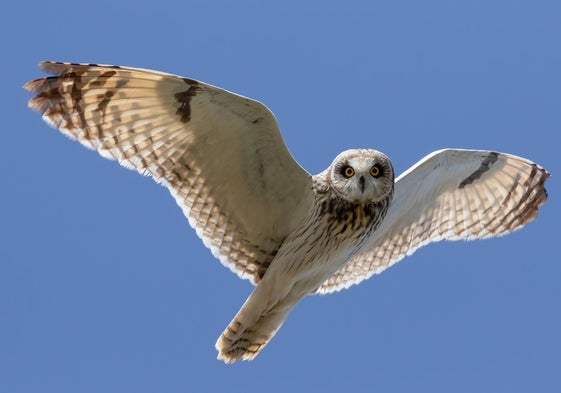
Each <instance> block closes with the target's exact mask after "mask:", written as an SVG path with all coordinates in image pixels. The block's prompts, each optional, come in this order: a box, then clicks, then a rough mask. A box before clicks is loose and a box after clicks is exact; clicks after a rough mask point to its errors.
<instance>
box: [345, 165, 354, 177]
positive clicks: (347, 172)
mask: <svg viewBox="0 0 561 393" xmlns="http://www.w3.org/2000/svg"><path fill="white" fill-rule="evenodd" d="M342 173H343V176H345V177H346V178H347V179H348V178H350V177H353V176H354V175H355V170H354V169H353V167H352V166H348V165H347V166H346V167H344V168H343V171H342Z"/></svg>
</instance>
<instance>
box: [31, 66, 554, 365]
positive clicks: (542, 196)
mask: <svg viewBox="0 0 561 393" xmlns="http://www.w3.org/2000/svg"><path fill="white" fill-rule="evenodd" d="M40 66H41V67H42V68H44V69H45V70H46V71H47V72H49V73H51V74H53V75H54V76H49V77H44V78H40V79H36V80H33V81H30V82H28V83H27V84H25V86H24V87H25V88H26V89H28V90H30V91H32V92H34V93H35V96H34V97H33V98H31V99H30V101H29V106H30V107H31V108H33V109H35V110H37V111H39V112H40V113H42V115H43V118H44V119H45V120H46V121H47V123H49V124H50V125H52V126H53V127H55V128H58V129H60V131H62V132H63V133H64V134H66V135H68V136H70V137H71V138H72V139H76V140H77V141H78V142H80V143H82V144H83V145H85V146H86V147H89V148H91V149H94V150H97V151H98V152H99V153H100V154H101V155H102V156H103V157H106V158H110V159H114V160H117V161H118V162H119V163H120V164H122V165H124V166H125V167H128V168H132V169H135V170H137V171H138V172H141V173H143V174H148V175H151V176H152V177H153V178H154V179H155V180H156V182H158V183H160V184H162V185H164V186H165V187H167V188H168V189H169V191H170V192H171V194H172V196H173V197H174V198H175V200H176V201H177V203H178V205H179V206H180V207H181V209H182V210H183V213H184V214H185V216H186V217H187V219H188V221H189V224H190V225H191V226H192V227H193V228H194V229H195V231H196V233H197V235H198V236H199V237H200V238H201V239H202V241H203V242H204V244H205V245H206V246H207V247H208V248H209V249H210V250H211V251H212V253H213V254H214V256H215V257H217V258H218V259H219V260H220V261H221V262H222V263H223V264H224V265H225V266H227V267H229V268H230V269H231V270H232V271H234V272H236V273H237V274H238V275H239V276H240V277H241V278H245V279H249V280H250V281H251V282H252V283H253V284H254V285H255V289H254V290H253V292H252V293H251V294H250V296H249V297H248V299H247V300H246V302H245V303H244V304H243V306H242V307H241V309H240V310H239V311H238V313H237V314H236V315H235V316H234V318H233V320H232V321H231V322H230V324H229V325H228V326H227V327H226V329H225V330H224V331H223V333H222V334H221V335H220V337H219V338H218V341H217V343H216V348H217V350H218V358H219V359H222V360H224V361H225V362H228V363H229V362H234V361H236V360H250V359H253V358H254V357H255V356H256V355H257V354H258V353H259V352H260V351H261V350H262V349H263V347H264V346H265V345H266V344H267V343H268V342H269V341H270V340H271V338H272V337H273V336H274V335H275V333H276V332H277V331H278V330H279V328H280V327H281V325H282V324H283V322H284V321H285V319H286V318H287V316H288V314H289V313H290V311H291V310H292V309H293V307H294V306H295V305H296V304H297V303H298V302H299V301H300V300H301V299H302V298H303V297H304V296H306V295H309V294H327V293H331V292H335V291H339V290H341V289H344V288H348V287H349V286H351V285H354V284H358V283H359V282H361V281H363V280H365V279H367V278H369V277H370V276H372V275H373V274H376V273H380V272H382V271H383V270H384V269H386V268H388V267H389V266H391V265H392V264H394V263H396V262H398V261H399V260H401V259H402V258H403V257H405V256H406V255H410V254H412V253H413V252H414V251H415V250H416V249H417V248H419V247H421V246H423V245H425V244H427V243H430V242H435V241H439V240H443V239H446V240H460V239H479V238H486V237H491V236H498V235H502V234H505V233H508V232H511V231H513V230H515V229H518V228H520V227H522V226H523V225H524V224H526V223H527V222H529V221H531V220H533V219H534V218H535V217H536V216H537V214H538V208H539V207H540V206H541V205H542V204H544V203H545V201H546V199H547V192H546V190H545V188H544V184H545V182H546V180H547V179H548V177H549V173H548V172H547V171H546V170H545V169H544V168H542V167H541V166H539V165H537V164H535V163H533V162H531V161H529V160H527V159H524V158H521V157H517V156H514V155H510V154H506V153H499V152H495V151H486V150H464V149H444V150H440V151H436V152H433V153H431V154H429V155H427V156H426V157H425V158H423V159H421V160H420V161H419V162H418V163H417V164H415V165H413V166H412V167H411V168H410V169H408V170H407V171H405V172H404V173H403V174H401V175H400V176H398V177H397V178H395V176H394V170H393V167H392V163H391V161H390V160H389V158H388V157H387V156H386V155H384V154H383V153H381V152H379V151H376V150H372V149H355V150H348V151H345V152H343V153H341V154H339V155H338V156H337V157H336V158H335V159H334V161H333V162H332V163H331V165H330V166H329V167H328V168H327V169H326V170H324V171H323V172H321V173H319V174H317V175H310V174H309V173H308V172H307V171H306V170H304V169H303V168H302V167H301V166H300V165H299V164H298V163H297V162H296V161H295V160H294V158H293V157H292V156H291V154H290V153H289V151H288V149H287V148H286V146H285V144H284V142H283V140H282V137H281V134H280V131H279V128H278V126H277V122H276V120H275V117H274V116H273V114H272V113H271V111H269V110H268V109H267V108H266V107H265V106H264V105H263V104H261V103H259V102H257V101H254V100H252V99H249V98H246V97H243V96H240V95H237V94H234V93H231V92H228V91H226V90H223V89H220V88H218V87H214V86H211V85H209V84H206V83H202V82H199V81H196V80H193V79H188V78H183V77H180V76H175V75H170V74H166V73H161V72H156V71H151V70H145V69H136V68H127V67H119V66H111V65H96V64H75V63H59V62H42V63H40Z"/></svg>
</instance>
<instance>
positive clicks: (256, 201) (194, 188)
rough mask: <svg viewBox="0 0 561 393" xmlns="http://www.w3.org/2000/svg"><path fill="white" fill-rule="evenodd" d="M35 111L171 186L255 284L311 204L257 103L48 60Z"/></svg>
mask: <svg viewBox="0 0 561 393" xmlns="http://www.w3.org/2000/svg"><path fill="white" fill-rule="evenodd" d="M40 66H41V67H42V68H44V69H45V70H46V71H48V72H49V73H52V74H54V75H55V76H51V77H45V78H40V79H36V80H33V81H31V82H28V83H27V84H26V85H25V86H24V87H25V88H26V89H28V90H30V91H32V92H34V93H36V96H35V97H33V98H32V99H31V100H30V101H29V106H30V107H31V108H33V109H35V110H37V111H39V112H41V113H42V115H43V118H44V119H45V120H46V121H47V122H48V123H49V124H51V125H52V126H54V127H56V128H59V129H60V130H61V131H62V132H63V133H65V134H66V135H68V136H70V137H71V138H72V139H76V140H77V141H79V142H80V143H82V144H83V145H85V146H87V147H89V148H91V149H94V150H97V151H98V152H99V153H100V154H101V155H102V156H104V157H106V158H109V159H114V160H117V161H118V162H119V163H120V164H122V165H124V166H126V167H129V168H133V169H136V170H137V171H138V172H140V173H144V174H149V175H151V176H153V177H154V179H155V180H156V181H157V182H159V183H161V184H163V185H164V186H166V187H167V188H169V190H170V191H171V193H172V195H173V196H174V197H175V199H176V201H177V203H178V204H179V205H180V206H181V208H182V209H183V212H184V214H185V215H186V216H187V218H188V220H189V223H190V224H191V226H192V227H193V228H194V229H195V230H196V232H197V234H198V235H199V236H200V237H201V238H202V240H203V242H204V243H205V245H206V246H207V247H209V248H210V249H211V251H212V252H213V254H214V255H215V256H216V257H218V258H219V259H220V260H221V262H222V263H223V264H224V265H226V266H228V267H229V268H230V269H231V270H233V271H235V272H236V273H238V275H239V276H240V277H242V278H248V279H250V280H251V281H252V282H253V283H256V282H258V281H259V279H260V278H261V277H262V275H263V274H264V271H265V270H266V269H267V267H268V265H269V263H270V261H271V260H272V259H273V257H274V255H275V253H276V251H277V250H278V248H279V246H280V244H281V243H282V241H283V240H284V238H285V237H286V236H287V235H288V234H289V233H290V232H292V231H293V229H294V228H295V226H296V225H297V224H298V222H299V220H300V219H301V217H302V216H304V215H305V212H307V210H308V209H309V208H310V206H311V204H312V201H313V199H312V189H311V177H310V175H309V174H308V173H307V172H306V171H305V170H304V169H302V168H301V167H300V165H298V163H297V162H296V161H295V160H294V158H293V157H292V156H291V154H290V153H289V151H288V149H287V148H286V146H285V144H284V142H283V140H282V137H281V135H280V131H279V129H278V126H277V122H276V120H275V118H274V116H273V114H272V113H271V112H270V111H269V110H268V109H267V108H266V107H265V106H264V105H262V104H261V103H259V102H257V101H254V100H251V99H249V98H246V97H242V96H239V95H237V94H234V93H230V92H228V91H226V90H223V89H220V88H217V87H214V86H210V85H208V84H205V83H202V82H198V81H195V80H192V79H187V78H182V77H179V76H176V75H170V74H165V73H161V72H156V71H150V70H143V69H135V68H126V67H118V66H106V65H96V64H71V63H57V62H43V63H40Z"/></svg>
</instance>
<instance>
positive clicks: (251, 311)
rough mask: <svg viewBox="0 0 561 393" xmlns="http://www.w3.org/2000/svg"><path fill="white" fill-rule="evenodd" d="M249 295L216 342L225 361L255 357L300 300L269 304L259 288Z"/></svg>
mask: <svg viewBox="0 0 561 393" xmlns="http://www.w3.org/2000/svg"><path fill="white" fill-rule="evenodd" d="M258 289H259V287H257V288H256V290H255V291H254V292H253V293H252V294H251V295H250V297H249V298H248V299H247V301H246V302H245V304H244V305H243V306H242V308H241V309H240V311H239V312H238V313H237V314H236V316H235V317H234V319H233V320H232V322H230V324H229V325H228V327H226V329H224V331H223V332H222V334H221V335H220V337H219V338H218V340H217V341H216V349H217V350H218V359H222V360H224V361H225V362H226V363H232V362H235V361H236V360H252V359H253V358H255V356H257V354H258V353H259V352H260V351H261V350H262V349H263V347H264V346H265V345H267V343H268V342H269V341H270V340H271V338H273V336H274V335H275V333H276V332H277V331H278V330H279V328H280V327H281V326H282V324H283V323H284V321H285V319H286V317H287V316H288V314H289V313H290V311H291V310H292V308H293V307H294V305H295V304H296V302H297V301H290V300H289V299H286V298H285V299H283V300H281V301H278V302H276V303H274V304H272V305H271V304H270V299H269V298H268V297H267V296H261V295H262V294H261V293H260V291H259V290H258Z"/></svg>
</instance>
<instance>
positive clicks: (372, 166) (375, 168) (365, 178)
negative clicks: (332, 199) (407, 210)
mask: <svg viewBox="0 0 561 393" xmlns="http://www.w3.org/2000/svg"><path fill="white" fill-rule="evenodd" d="M329 169H330V170H329V173H328V179H329V182H330V183H331V188H332V189H333V190H334V191H335V193H336V194H337V195H339V196H340V197H341V198H343V199H345V200H347V201H349V202H355V203H371V202H379V201H382V200H384V199H386V198H388V197H390V196H391V194H392V193H393V187H394V173H393V167H392V164H391V162H390V159H389V158H388V157H387V156H386V155H385V154H383V153H381V152H379V151H377V150H372V149H353V150H347V151H344V152H342V153H341V154H339V155H338V156H337V157H335V160H333V163H332V164H331V166H330V167H329Z"/></svg>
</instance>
